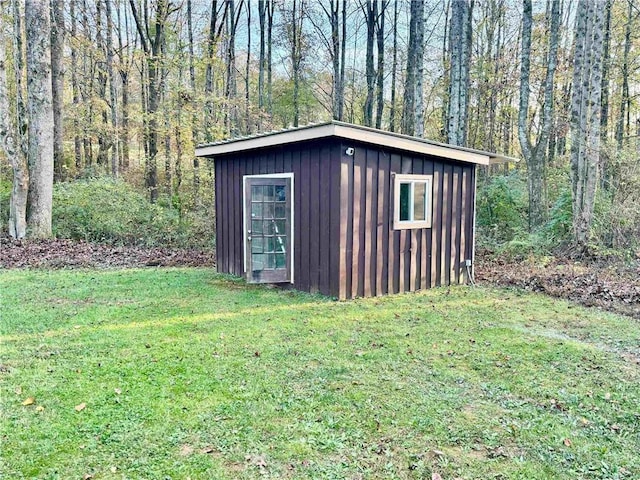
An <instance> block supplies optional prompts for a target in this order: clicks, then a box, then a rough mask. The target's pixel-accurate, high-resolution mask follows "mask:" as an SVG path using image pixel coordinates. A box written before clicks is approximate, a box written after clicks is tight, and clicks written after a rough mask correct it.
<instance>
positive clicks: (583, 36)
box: [0, 0, 640, 248]
mask: <svg viewBox="0 0 640 480" xmlns="http://www.w3.org/2000/svg"><path fill="white" fill-rule="evenodd" d="M0 7H1V8H0V12H2V13H0V15H1V22H2V23H1V25H0V27H1V29H2V40H1V41H0V109H1V111H2V114H1V115H0V117H1V118H0V141H1V143H2V147H3V148H2V151H3V153H4V156H5V158H6V159H7V161H8V163H9V164H10V165H11V168H12V173H13V183H12V195H11V201H10V209H11V215H10V225H9V233H10V234H11V235H12V236H14V237H16V238H22V237H24V236H25V235H31V236H34V237H46V236H48V235H50V234H51V213H50V212H51V190H52V183H53V182H54V181H68V180H72V179H74V178H78V177H81V176H83V175H86V174H87V172H90V173H91V172H92V173H96V172H97V173H100V174H108V175H111V176H113V177H119V176H122V177H125V178H128V179H130V180H131V181H137V178H138V177H141V178H142V179H143V183H144V188H145V189H146V191H147V192H148V195H149V198H150V200H151V201H153V202H156V201H158V199H159V198H162V197H166V198H169V199H170V198H172V197H174V196H176V195H178V196H180V195H182V196H188V197H189V199H190V201H191V203H192V205H193V208H197V206H198V205H199V204H200V203H201V200H202V196H203V195H207V194H209V192H203V189H202V187H201V181H202V176H203V175H206V174H207V172H206V165H202V164H201V162H200V161H199V160H198V159H197V158H195V157H194V155H193V149H194V146H195V145H196V144H199V143H206V142H212V141H216V140H220V139H223V138H228V137H232V136H240V135H252V134H256V133H260V132H263V131H267V130H273V129H278V128H283V127H290V126H294V127H295V126H298V125H302V124H306V123H310V122H318V121H324V120H328V119H332V118H333V119H336V120H342V121H347V122H351V123H357V124H362V125H366V126H371V127H375V128H382V129H385V130H389V131H397V132H401V133H404V134H408V135H414V136H418V137H428V138H430V139H434V140H439V141H444V142H448V143H451V144H454V145H460V146H467V147H473V148H480V149H485V150H490V151H500V152H501V153H504V154H507V155H513V156H520V157H522V158H523V159H524V160H525V161H524V162H523V163H524V164H525V166H526V177H527V184H528V199H529V209H528V210H529V226H530V228H531V229H532V230H535V229H536V228H539V227H540V226H541V225H543V224H544V223H545V222H547V221H548V216H549V211H550V202H549V198H548V196H549V195H548V193H549V192H548V185H547V183H548V178H549V173H548V169H549V167H550V166H555V167H557V166H558V165H560V166H561V167H562V168H563V169H564V171H565V172H566V175H568V176H569V178H570V184H571V193H572V212H573V219H572V230H573V240H574V243H575V244H576V245H577V246H578V247H579V248H584V247H586V245H587V244H588V242H589V233H590V229H591V225H592V222H593V216H594V208H595V206H594V205H595V204H594V202H595V199H596V195H597V191H598V189H603V190H610V191H615V188H616V186H617V185H620V182H621V181H622V175H624V172H625V170H624V169H621V168H618V167H619V163H620V162H618V161H617V160H616V159H617V158H618V156H620V155H624V154H626V153H625V152H628V151H630V150H631V151H632V152H636V153H637V148H638V147H637V144H638V143H637V138H638V135H640V114H639V111H638V95H639V94H640V92H639V91H638V90H637V85H638V84H639V83H640V82H638V77H639V74H640V62H639V61H638V58H637V56H636V55H633V54H632V52H633V49H634V47H635V48H637V47H638V45H639V43H640V38H639V35H638V33H637V31H638V28H637V27H638V26H639V25H640V7H639V6H638V4H637V2H636V0H547V1H546V2H532V0H513V1H511V0H482V1H481V0H432V1H430V0H413V1H409V0H354V1H347V0H327V1H322V2H320V1H313V0H286V1H285V0H272V1H267V0H226V1H218V0H206V1H205V0H181V1H176V0H156V1H154V2H149V1H147V0H95V1H89V0H0ZM23 19H24V21H23ZM634 149H635V150H634ZM631 155H634V153H632V154H631ZM638 156H640V155H638ZM203 167H204V170H203ZM507 168H508V167H507ZM516 168H523V167H516ZM498 173H501V172H500V171H499V169H497V168H494V169H493V170H489V171H486V172H483V175H484V176H485V177H490V176H491V175H495V174H498Z"/></svg>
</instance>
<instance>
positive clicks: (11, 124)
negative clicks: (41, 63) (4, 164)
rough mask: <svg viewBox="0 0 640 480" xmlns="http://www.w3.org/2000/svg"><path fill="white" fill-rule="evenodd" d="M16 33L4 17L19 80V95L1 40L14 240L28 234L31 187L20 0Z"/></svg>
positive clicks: (0, 83)
mask: <svg viewBox="0 0 640 480" xmlns="http://www.w3.org/2000/svg"><path fill="white" fill-rule="evenodd" d="M0 9H1V10H2V11H4V12H6V11H11V10H10V6H9V1H8V0H0ZM12 11H13V16H14V17H13V18H14V24H13V31H12V28H11V25H9V24H8V23H7V22H6V21H5V20H4V17H2V16H0V37H2V38H3V39H5V38H13V50H14V52H13V53H14V55H13V58H14V78H15V79H16V85H15V89H16V90H15V92H14V93H13V94H11V93H10V92H9V85H8V83H7V67H6V63H5V61H6V59H7V56H6V51H5V43H4V41H0V111H1V112H3V114H2V115H0V145H1V146H2V150H3V151H4V153H5V155H6V156H7V159H8V160H9V164H10V165H11V168H12V170H13V183H12V189H11V198H10V200H9V235H10V236H11V237H12V238H17V239H21V238H24V237H25V235H26V233H27V194H28V188H29V172H28V169H27V157H26V155H25V152H24V150H23V148H22V145H24V144H25V143H26V142H25V138H24V134H23V133H21V131H24V130H21V129H22V128H26V125H25V124H24V122H26V115H25V113H24V110H25V109H24V97H23V93H22V70H23V67H24V65H23V62H22V34H21V30H22V26H21V22H20V18H21V16H20V12H19V9H18V2H17V0H14V1H13V10H12ZM11 98H13V99H15V100H14V109H15V112H16V116H15V117H14V118H12V117H11V116H10V115H9V112H11V110H12V109H11V106H10V105H11V100H10V99H11Z"/></svg>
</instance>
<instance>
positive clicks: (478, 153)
mask: <svg viewBox="0 0 640 480" xmlns="http://www.w3.org/2000/svg"><path fill="white" fill-rule="evenodd" d="M328 137H337V138H343V139H346V140H354V141H359V142H364V143H370V144H373V145H377V146H380V147H388V148H394V149H399V150H404V151H408V152H414V153H420V154H425V155H433V156H436V157H441V158H448V159H451V160H458V161H461V162H466V163H474V164H477V165H493V164H496V163H506V162H517V161H518V159H516V158H512V157H507V156H504V155H499V154H496V153H490V152H484V151H482V150H474V149H471V148H464V147H458V146H455V145H448V144H444V143H438V142H433V141H430V140H425V139H422V138H418V137H411V136H408V135H402V134H399V133H394V132H385V131H383V130H377V129H375V128H369V127H362V126H359V125H352V124H349V123H343V122H337V121H333V122H329V123H322V124H315V125H307V126H304V127H298V128H290V129H285V130H279V131H275V132H268V133H263V134H260V135H255V136H250V137H240V138H233V139H230V140H225V141H221V142H216V143H212V144H208V145H200V146H198V147H197V148H196V156H198V157H216V156H218V155H225V154H229V153H235V152H245V151H248V150H256V149H261V148H266V147H273V146H278V145H286V144H291V143H297V142H303V141H308V140H317V139H321V138H328Z"/></svg>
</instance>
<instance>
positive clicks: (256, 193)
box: [251, 185, 262, 202]
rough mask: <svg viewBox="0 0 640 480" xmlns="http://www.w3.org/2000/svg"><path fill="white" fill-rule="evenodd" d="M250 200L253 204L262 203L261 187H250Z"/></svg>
mask: <svg viewBox="0 0 640 480" xmlns="http://www.w3.org/2000/svg"><path fill="white" fill-rule="evenodd" d="M251 200H252V201H254V202H260V201H262V185H252V186H251Z"/></svg>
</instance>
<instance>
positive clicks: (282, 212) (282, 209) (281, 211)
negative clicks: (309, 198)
mask: <svg viewBox="0 0 640 480" xmlns="http://www.w3.org/2000/svg"><path fill="white" fill-rule="evenodd" d="M286 215H287V207H286V205H284V204H282V205H281V204H279V203H276V218H286Z"/></svg>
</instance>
